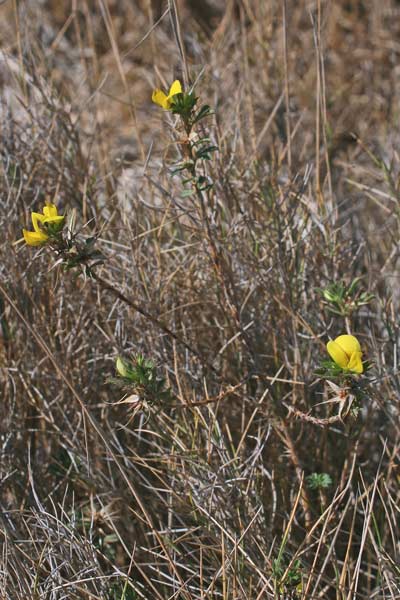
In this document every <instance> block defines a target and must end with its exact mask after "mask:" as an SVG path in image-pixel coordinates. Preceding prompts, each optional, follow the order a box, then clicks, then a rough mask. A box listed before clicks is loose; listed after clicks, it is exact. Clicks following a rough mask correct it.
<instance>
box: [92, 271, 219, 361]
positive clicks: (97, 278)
mask: <svg viewBox="0 0 400 600" xmlns="http://www.w3.org/2000/svg"><path fill="white" fill-rule="evenodd" d="M90 274H91V278H92V279H94V280H95V281H97V283H98V284H99V285H100V286H101V287H102V288H103V289H105V290H108V291H110V292H112V293H113V294H114V296H116V297H117V298H118V299H119V300H121V301H122V302H124V303H125V304H127V305H128V306H130V307H131V308H133V309H134V310H136V311H137V312H138V313H139V314H141V315H142V316H143V317H145V318H146V319H148V320H149V321H151V323H153V325H156V326H157V327H159V328H160V329H161V330H162V331H164V333H166V334H167V335H168V336H170V337H172V338H173V339H174V340H175V341H176V342H178V343H179V344H181V345H182V346H184V347H185V348H186V349H187V350H189V352H190V353H191V354H193V355H194V356H196V357H197V358H198V359H199V360H200V361H201V363H202V364H203V366H207V367H208V368H209V369H211V370H212V371H214V373H218V371H217V369H216V368H215V367H214V365H212V364H211V363H209V362H208V361H206V360H205V359H204V358H203V357H202V356H201V355H200V353H199V352H198V351H197V350H196V349H195V348H193V346H191V345H190V344H188V342H186V341H185V340H184V339H183V338H181V337H180V336H179V335H178V334H177V333H175V332H174V331H172V329H170V328H169V327H168V326H167V325H166V324H165V323H164V322H163V321H161V320H160V319H158V318H157V317H156V316H154V315H152V314H151V313H150V312H148V311H147V310H146V309H145V308H143V307H142V306H140V305H139V304H136V302H134V301H133V300H131V299H130V298H128V297H127V296H125V294H123V293H122V292H121V291H120V290H118V289H117V288H116V287H115V286H114V285H113V284H112V283H111V282H110V281H107V280H106V279H103V278H102V277H101V276H100V275H98V274H97V273H96V272H94V271H91V273H90Z"/></svg>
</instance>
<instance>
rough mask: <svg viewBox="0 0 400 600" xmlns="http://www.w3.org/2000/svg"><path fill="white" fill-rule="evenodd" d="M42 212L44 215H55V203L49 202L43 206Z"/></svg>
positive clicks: (56, 213)
mask: <svg viewBox="0 0 400 600" xmlns="http://www.w3.org/2000/svg"><path fill="white" fill-rule="evenodd" d="M43 214H44V215H45V217H56V216H57V215H58V212H57V207H56V206H55V204H51V203H50V202H49V203H48V204H46V206H44V207H43Z"/></svg>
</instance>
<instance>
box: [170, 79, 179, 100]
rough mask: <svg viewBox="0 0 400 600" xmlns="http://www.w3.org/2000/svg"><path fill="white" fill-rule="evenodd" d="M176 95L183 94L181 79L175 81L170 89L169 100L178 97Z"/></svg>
mask: <svg viewBox="0 0 400 600" xmlns="http://www.w3.org/2000/svg"><path fill="white" fill-rule="evenodd" d="M176 94H182V85H181V82H180V81H179V79H175V81H174V82H173V84H172V85H171V87H170V88H169V94H168V98H172V96H176Z"/></svg>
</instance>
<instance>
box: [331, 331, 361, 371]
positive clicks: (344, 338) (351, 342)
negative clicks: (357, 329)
mask: <svg viewBox="0 0 400 600" xmlns="http://www.w3.org/2000/svg"><path fill="white" fill-rule="evenodd" d="M326 349H327V350H328V353H329V355H330V357H331V358H332V359H333V360H334V362H335V363H336V364H337V365H338V366H339V367H341V368H342V369H346V370H348V371H353V373H362V372H363V371H364V367H363V364H362V360H361V357H362V352H361V346H360V342H359V341H358V339H357V338H356V337H354V335H339V337H337V338H336V340H330V341H329V342H328V343H327V345H326Z"/></svg>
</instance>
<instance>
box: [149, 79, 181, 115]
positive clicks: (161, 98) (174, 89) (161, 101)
mask: <svg viewBox="0 0 400 600" xmlns="http://www.w3.org/2000/svg"><path fill="white" fill-rule="evenodd" d="M181 93H182V86H181V82H180V81H179V80H178V79H176V80H175V81H174V83H173V84H172V85H171V87H170V88H169V93H168V96H167V94H165V93H164V92H163V91H162V90H159V89H156V90H154V92H153V95H152V97H151V99H152V100H153V102H154V103H155V104H158V105H159V106H161V107H162V108H164V109H165V110H170V108H171V105H172V100H173V98H174V96H176V95H177V94H181Z"/></svg>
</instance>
